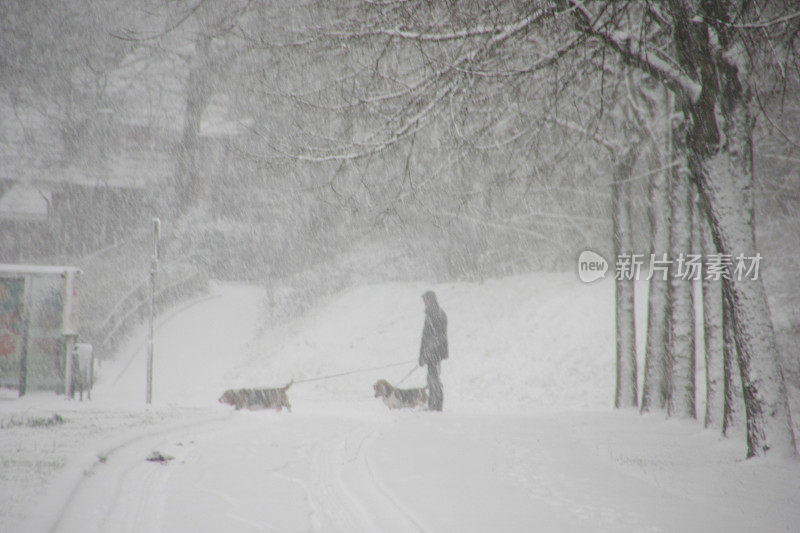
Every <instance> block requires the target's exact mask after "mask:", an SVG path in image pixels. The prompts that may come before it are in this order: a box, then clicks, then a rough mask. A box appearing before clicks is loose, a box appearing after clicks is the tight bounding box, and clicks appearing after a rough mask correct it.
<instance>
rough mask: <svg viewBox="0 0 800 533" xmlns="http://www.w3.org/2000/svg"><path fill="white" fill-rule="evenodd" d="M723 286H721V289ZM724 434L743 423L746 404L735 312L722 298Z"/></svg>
mask: <svg viewBox="0 0 800 533" xmlns="http://www.w3.org/2000/svg"><path fill="white" fill-rule="evenodd" d="M721 288H722V285H721V284H720V289H721ZM719 297H720V301H721V302H720V303H721V307H722V383H723V385H722V387H723V388H722V391H723V397H724V398H723V406H722V434H723V435H726V436H727V435H728V430H729V429H730V428H731V427H733V426H738V425H739V424H741V423H742V413H743V412H744V403H743V399H742V381H741V378H740V377H739V370H738V369H739V359H738V356H737V354H736V343H735V342H734V341H733V322H732V317H733V311H732V310H731V308H730V306H729V305H728V302H726V301H725V300H724V299H723V298H722V293H721V292H720V295H719Z"/></svg>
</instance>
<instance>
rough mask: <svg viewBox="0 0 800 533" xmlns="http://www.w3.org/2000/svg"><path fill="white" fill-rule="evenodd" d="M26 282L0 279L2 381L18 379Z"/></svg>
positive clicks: (0, 368)
mask: <svg viewBox="0 0 800 533" xmlns="http://www.w3.org/2000/svg"><path fill="white" fill-rule="evenodd" d="M24 295H25V280H24V279H22V278H10V279H9V278H3V279H0V379H1V380H2V381H3V382H6V381H9V380H11V382H13V381H14V379H16V376H17V374H18V372H19V358H20V350H21V349H22V335H23V331H22V313H23V309H22V306H23V301H24Z"/></svg>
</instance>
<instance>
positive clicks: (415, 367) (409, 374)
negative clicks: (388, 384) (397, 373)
mask: <svg viewBox="0 0 800 533" xmlns="http://www.w3.org/2000/svg"><path fill="white" fill-rule="evenodd" d="M414 362H416V361H414ZM418 368H419V366H418V365H414V368H412V369H411V370H409V371H408V374H406V375H405V377H404V378H403V379H401V380H400V381H398V382H397V385H398V386H400V385H402V384H403V382H404V381H405V380H407V379H408V378H410V377H411V374H413V373H414V372H416V371H417V369H418Z"/></svg>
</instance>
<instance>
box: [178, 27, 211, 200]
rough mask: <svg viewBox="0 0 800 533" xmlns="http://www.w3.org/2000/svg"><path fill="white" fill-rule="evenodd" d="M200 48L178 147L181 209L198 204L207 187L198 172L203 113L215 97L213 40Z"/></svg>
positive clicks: (192, 69) (205, 39) (200, 43)
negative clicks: (210, 66)
mask: <svg viewBox="0 0 800 533" xmlns="http://www.w3.org/2000/svg"><path fill="white" fill-rule="evenodd" d="M196 46H197V51H196V53H195V57H194V58H193V60H192V64H191V66H190V68H189V78H188V80H187V81H186V109H185V113H184V122H183V136H182V139H181V144H180V146H179V147H178V170H177V176H176V181H177V183H176V188H177V194H178V204H179V208H180V209H184V208H185V207H187V206H188V205H191V204H192V203H194V202H195V201H196V200H197V199H198V198H200V197H201V196H202V194H203V190H204V184H203V182H202V178H201V176H200V172H199V170H198V163H197V158H198V151H199V144H200V126H201V123H202V119H203V113H204V112H205V109H206V107H207V106H208V101H209V99H210V97H211V88H210V87H209V85H208V80H207V77H208V75H209V72H208V59H209V58H208V55H209V49H210V46H211V38H210V37H205V36H204V37H200V40H199V41H198V42H197V44H196Z"/></svg>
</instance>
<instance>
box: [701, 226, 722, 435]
mask: <svg viewBox="0 0 800 533" xmlns="http://www.w3.org/2000/svg"><path fill="white" fill-rule="evenodd" d="M697 215H698V216H699V215H701V213H697ZM700 218H701V221H700V239H701V248H702V253H703V257H704V258H708V257H709V256H710V255H711V254H714V253H715V252H716V250H715V249H714V243H713V242H712V241H711V235H710V234H709V229H708V223H707V222H706V221H705V220H702V216H701V217H700ZM721 286H722V283H721V282H720V280H715V279H713V278H709V277H708V276H703V286H702V291H703V347H704V349H705V357H704V360H705V366H706V409H705V416H704V417H703V425H704V426H705V427H710V426H719V424H720V420H723V425H724V416H725V411H724V406H723V401H724V398H725V396H723V394H720V393H724V392H725V390H720V387H721V386H722V385H723V383H724V377H723V372H724V359H723V348H722V289H721Z"/></svg>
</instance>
